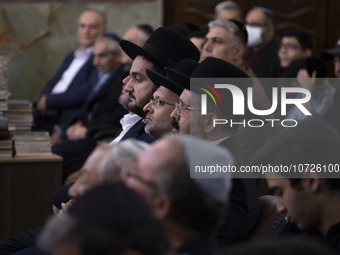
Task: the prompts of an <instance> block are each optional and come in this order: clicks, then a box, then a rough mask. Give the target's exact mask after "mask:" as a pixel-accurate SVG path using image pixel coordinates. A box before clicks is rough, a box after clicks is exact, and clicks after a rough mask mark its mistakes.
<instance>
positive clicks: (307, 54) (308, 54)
mask: <svg viewBox="0 0 340 255" xmlns="http://www.w3.org/2000/svg"><path fill="white" fill-rule="evenodd" d="M312 54H313V52H312V50H311V49H305V50H303V57H304V58H308V57H311V56H312Z"/></svg>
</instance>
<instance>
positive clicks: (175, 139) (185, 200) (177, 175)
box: [123, 135, 233, 255]
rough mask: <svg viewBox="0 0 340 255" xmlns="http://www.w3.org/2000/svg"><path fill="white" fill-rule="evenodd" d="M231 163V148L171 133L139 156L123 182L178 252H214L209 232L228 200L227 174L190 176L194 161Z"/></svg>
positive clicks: (197, 162) (199, 163)
mask: <svg viewBox="0 0 340 255" xmlns="http://www.w3.org/2000/svg"><path fill="white" fill-rule="evenodd" d="M210 162H214V164H220V165H229V164H230V165H233V159H232V157H231V155H230V153H229V152H228V151H227V150H225V149H224V148H221V147H219V146H215V145H212V144H210V143H208V142H206V141H203V140H201V139H198V138H194V137H188V136H177V135H171V136H169V137H165V138H162V139H160V140H158V141H156V142H155V143H154V144H152V145H151V146H150V147H149V148H147V149H146V150H145V151H144V152H142V153H141V154H140V155H139V157H138V166H137V168H136V169H134V171H129V172H125V173H124V174H125V175H124V176H123V178H124V180H125V183H126V184H127V186H129V187H130V188H132V189H133V190H135V191H137V192H138V193H139V194H140V195H141V196H142V197H143V198H144V199H145V201H146V202H147V203H148V205H149V206H150V207H151V208H152V211H153V212H154V214H155V215H156V217H157V218H159V219H161V220H162V222H163V223H164V226H165V228H166V231H167V234H168V236H169V239H170V243H171V245H172V248H173V249H176V251H177V252H178V253H180V254H182V253H185V254H192V255H196V254H215V252H216V247H215V241H214V238H213V235H214V232H215V230H216V227H217V226H218V225H219V222H220V220H221V219H222V215H223V211H224V207H225V206H227V204H228V198H229V192H230V188H231V180H230V177H231V175H230V174H228V173H226V174H225V175H224V178H190V175H191V171H192V167H193V166H194V165H201V164H209V163H210Z"/></svg>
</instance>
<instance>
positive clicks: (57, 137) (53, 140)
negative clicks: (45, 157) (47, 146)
mask: <svg viewBox="0 0 340 255" xmlns="http://www.w3.org/2000/svg"><path fill="white" fill-rule="evenodd" d="M50 142H51V145H52V146H53V145H56V144H58V143H61V131H59V130H57V131H55V132H54V133H53V134H52V135H51V137H50Z"/></svg>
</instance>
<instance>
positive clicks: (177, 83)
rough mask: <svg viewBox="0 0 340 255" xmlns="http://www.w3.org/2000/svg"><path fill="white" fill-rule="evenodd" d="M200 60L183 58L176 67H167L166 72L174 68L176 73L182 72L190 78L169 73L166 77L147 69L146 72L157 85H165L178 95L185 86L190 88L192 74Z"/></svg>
mask: <svg viewBox="0 0 340 255" xmlns="http://www.w3.org/2000/svg"><path fill="white" fill-rule="evenodd" d="M197 65H198V62H197V61H195V60H192V59H190V58H186V59H183V60H182V61H180V62H179V63H178V64H177V65H176V66H175V67H174V69H170V68H167V67H166V68H165V70H166V72H167V70H172V71H174V72H176V73H179V74H182V75H183V76H186V77H188V80H184V79H178V78H177V77H178V76H174V77H172V76H170V75H167V76H166V77H164V76H163V75H161V74H159V73H157V72H155V71H152V70H149V69H146V73H147V75H148V76H149V78H150V80H151V81H152V82H153V83H154V84H155V85H156V86H164V87H166V88H167V89H169V90H171V91H172V92H174V93H176V94H177V95H180V94H181V93H182V92H183V90H184V89H185V88H188V87H189V86H190V77H189V76H190V74H191V73H192V71H193V70H194V69H195V68H196V67H197Z"/></svg>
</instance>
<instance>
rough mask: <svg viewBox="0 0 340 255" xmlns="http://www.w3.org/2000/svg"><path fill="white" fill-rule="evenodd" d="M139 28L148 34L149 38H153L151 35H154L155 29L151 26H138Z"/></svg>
mask: <svg viewBox="0 0 340 255" xmlns="http://www.w3.org/2000/svg"><path fill="white" fill-rule="evenodd" d="M137 27H138V28H139V29H140V30H142V31H143V32H144V33H146V34H147V35H148V36H151V34H152V33H153V31H154V30H153V28H152V26H151V25H149V24H139V25H137Z"/></svg>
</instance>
